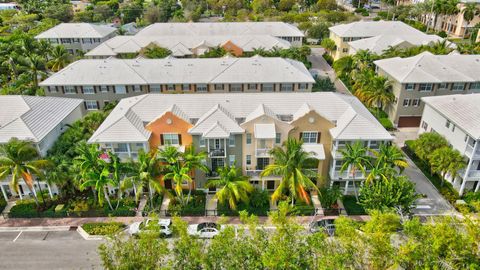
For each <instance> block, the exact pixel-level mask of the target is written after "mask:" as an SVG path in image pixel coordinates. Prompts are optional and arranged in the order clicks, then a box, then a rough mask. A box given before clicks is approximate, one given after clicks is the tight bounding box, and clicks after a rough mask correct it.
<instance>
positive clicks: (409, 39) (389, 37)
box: [348, 32, 443, 54]
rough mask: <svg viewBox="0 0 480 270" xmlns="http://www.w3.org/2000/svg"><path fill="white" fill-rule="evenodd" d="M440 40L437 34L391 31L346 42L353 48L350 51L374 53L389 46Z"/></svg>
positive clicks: (416, 44)
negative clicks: (399, 33)
mask: <svg viewBox="0 0 480 270" xmlns="http://www.w3.org/2000/svg"><path fill="white" fill-rule="evenodd" d="M421 33H422V32H421ZM441 41H443V38H441V37H439V36H437V35H426V34H423V33H422V34H413V35H397V34H395V33H391V34H384V35H378V36H374V37H370V38H364V39H359V40H355V41H351V42H349V43H348V45H350V49H353V51H352V52H350V53H355V52H356V51H359V50H369V51H371V52H373V53H376V54H382V52H383V51H384V50H386V49H388V48H389V47H390V46H391V47H397V46H398V47H401V48H404V47H413V46H420V45H430V44H434V43H435V42H441Z"/></svg>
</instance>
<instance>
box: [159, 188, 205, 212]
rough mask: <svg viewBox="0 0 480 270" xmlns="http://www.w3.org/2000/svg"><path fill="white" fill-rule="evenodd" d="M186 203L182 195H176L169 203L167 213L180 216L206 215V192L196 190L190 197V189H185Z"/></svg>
mask: <svg viewBox="0 0 480 270" xmlns="http://www.w3.org/2000/svg"><path fill="white" fill-rule="evenodd" d="M183 194H184V198H186V200H188V201H186V203H185V202H183V201H182V200H181V199H180V197H178V196H177V197H174V198H173V199H172V200H171V201H170V204H169V205H168V213H166V214H167V215H171V216H173V215H179V216H204V215H205V203H206V194H205V192H203V191H201V190H194V191H192V192H191V194H190V199H188V191H183Z"/></svg>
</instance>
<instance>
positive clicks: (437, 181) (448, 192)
mask: <svg viewBox="0 0 480 270" xmlns="http://www.w3.org/2000/svg"><path fill="white" fill-rule="evenodd" d="M413 144H414V141H412V140H408V141H405V146H404V147H403V148H402V150H403V152H405V154H407V156H409V157H410V159H411V160H412V161H413V162H414V163H415V165H417V167H418V168H419V169H420V170H421V171H422V172H423V174H424V175H425V176H426V177H427V178H428V180H430V182H431V183H432V184H433V185H434V186H435V187H436V188H437V190H438V191H439V192H440V194H442V195H443V197H444V198H445V199H446V200H447V201H449V202H450V203H451V204H455V202H456V201H457V200H458V199H459V198H460V196H459V195H458V192H457V191H456V190H455V188H453V186H452V184H451V183H449V182H447V181H443V182H444V183H443V186H442V179H441V178H440V177H439V176H438V175H436V174H432V173H431V172H430V166H429V164H428V163H427V162H426V161H425V160H421V159H420V158H419V157H418V156H417V155H416V154H415V152H414V150H413Z"/></svg>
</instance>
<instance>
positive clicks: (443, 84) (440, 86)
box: [438, 83, 448, 90]
mask: <svg viewBox="0 0 480 270" xmlns="http://www.w3.org/2000/svg"><path fill="white" fill-rule="evenodd" d="M447 89H448V83H440V84H438V90H447Z"/></svg>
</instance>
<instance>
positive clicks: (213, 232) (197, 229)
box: [187, 222, 225, 238]
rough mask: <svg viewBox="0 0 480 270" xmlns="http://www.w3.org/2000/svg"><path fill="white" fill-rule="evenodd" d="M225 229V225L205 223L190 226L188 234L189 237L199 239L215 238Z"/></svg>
mask: <svg viewBox="0 0 480 270" xmlns="http://www.w3.org/2000/svg"><path fill="white" fill-rule="evenodd" d="M224 228H225V226H224V225H218V224H217V223H213V222H204V223H200V224H192V225H188V229H187V232H188V234H189V235H192V236H197V237H199V238H214V237H215V236H217V235H218V234H219V233H220V231H222V230H223V229H224Z"/></svg>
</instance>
